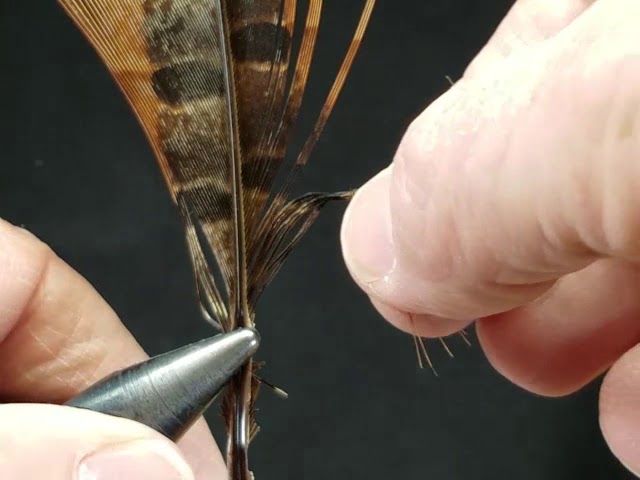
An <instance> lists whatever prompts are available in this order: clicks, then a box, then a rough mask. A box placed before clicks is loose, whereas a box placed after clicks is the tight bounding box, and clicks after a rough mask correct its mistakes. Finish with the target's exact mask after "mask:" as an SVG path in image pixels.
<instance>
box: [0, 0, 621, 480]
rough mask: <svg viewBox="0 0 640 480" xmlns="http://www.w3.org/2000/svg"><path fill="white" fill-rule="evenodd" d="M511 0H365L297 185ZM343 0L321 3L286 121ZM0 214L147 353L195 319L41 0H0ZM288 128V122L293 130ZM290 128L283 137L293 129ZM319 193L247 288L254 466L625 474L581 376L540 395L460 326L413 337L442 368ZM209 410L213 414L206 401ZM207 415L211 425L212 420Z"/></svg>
mask: <svg viewBox="0 0 640 480" xmlns="http://www.w3.org/2000/svg"><path fill="white" fill-rule="evenodd" d="M511 3H512V2H510V1H507V0H500V1H493V2H480V1H477V0H468V1H462V0H458V1H455V0H430V1H427V0H386V1H385V0H381V1H380V3H379V5H378V8H377V10H376V12H375V14H374V19H373V23H372V26H371V29H370V33H369V36H368V37H367V40H366V42H365V44H364V46H363V49H362V54H361V56H360V57H359V59H358V61H357V63H356V66H355V68H354V70H353V74H352V76H351V78H350V80H349V82H348V84H347V87H346V89H345V92H344V95H343V97H342V98H341V101H340V102H339V105H338V108H337V109H336V112H335V115H334V117H333V119H332V121H331V122H330V124H329V126H328V128H327V131H326V134H325V135H324V137H323V139H322V141H321V142H320V144H319V146H318V149H317V151H316V153H315V154H314V156H313V159H312V162H311V164H310V165H309V168H308V170H307V172H306V174H305V175H304V177H303V178H302V179H301V180H302V185H303V186H304V187H305V188H306V189H322V190H342V189H347V188H352V187H356V186H358V185H360V184H361V183H362V182H363V181H364V180H366V179H367V178H368V177H370V176H371V175H373V174H374V173H375V172H376V171H378V170H379V169H380V168H382V167H384V166H385V165H387V164H388V163H389V162H390V160H391V158H392V155H393V152H394V150H395V148H396V145H397V142H398V140H399V139H400V136H401V135H402V133H403V131H404V129H405V128H406V126H407V125H408V123H409V122H410V121H411V119H412V118H413V117H414V116H415V115H416V114H418V113H419V112H420V111H421V110H422V109H423V108H424V107H425V106H426V105H427V104H428V103H429V102H430V101H432V100H433V99H434V98H435V97H436V96H437V95H439V94H440V93H442V92H443V91H445V90H446V88H447V87H448V82H447V80H446V78H445V76H446V75H450V76H451V77H453V78H454V79H455V78H456V77H459V76H460V75H461V73H462V71H463V69H464V67H465V65H466V64H467V63H468V62H469V61H470V60H471V58H472V57H473V55H474V54H475V53H476V52H477V51H478V50H479V49H480V47H481V46H482V45H483V43H484V42H485V41H486V40H487V39H488V37H489V36H490V34H491V33H492V31H493V30H494V28H495V27H496V25H497V24H498V22H499V21H500V19H501V17H502V16H503V15H504V14H505V13H506V11H507V10H508V8H509V7H510V5H511ZM359 5H360V2H359V1H356V0H342V1H338V0H333V1H328V2H327V5H326V16H325V19H324V20H323V23H322V26H321V42H320V50H319V54H318V58H317V62H316V64H315V70H314V71H313V75H314V81H313V82H312V84H311V87H310V88H311V91H310V94H309V96H308V99H309V103H308V104H307V106H308V107H309V108H308V110H306V112H307V115H306V116H304V117H303V125H305V126H309V125H310V122H311V121H312V120H313V115H314V114H315V113H316V111H317V107H318V105H319V102H320V101H321V100H322V98H323V97H322V96H323V95H324V94H325V93H326V91H327V87H328V82H329V80H330V78H331V74H332V73H334V72H335V69H336V67H337V65H338V61H339V57H340V55H341V54H342V53H343V52H344V48H345V45H346V41H347V37H348V35H349V32H350V29H351V28H353V26H354V24H355V21H356V20H357V11H358V8H359ZM0 60H1V62H2V63H1V64H2V76H1V77H0V94H1V96H0V105H1V107H2V120H1V129H0V142H1V145H2V152H3V154H2V155H3V158H2V160H1V161H2V167H3V168H2V173H1V174H0V216H2V217H4V218H6V219H8V220H10V221H12V222H15V223H18V224H22V225H25V226H27V227H28V228H29V229H31V230H32V231H34V232H35V233H36V234H37V235H39V236H40V237H41V238H42V239H44V240H45V241H46V242H48V243H49V244H50V245H51V246H52V247H53V248H54V249H55V250H56V251H57V252H58V253H59V255H60V256H62V257H63V258H64V259H65V260H67V261H68V262H69V263H70V264H71V265H72V266H74V267H75V268H76V269H78V270H79V271H80V272H81V273H82V274H84V275H85V276H86V277H87V278H88V279H89V280H90V281H91V282H92V283H93V284H94V285H95V286H96V287H97V289H98V290H99V291H100V292H101V293H102V294H103V295H104V296H105V297H106V299H107V300H108V301H109V302H110V303H111V304H112V305H113V307H114V308H115V309H116V311H118V313H119V314H120V315H121V317H122V318H123V320H124V322H125V323H126V324H127V326H128V327H129V328H130V329H131V331H132V332H133V334H134V335H135V336H136V337H137V338H138V339H139V341H140V342H141V344H142V345H143V346H144V347H145V349H147V351H148V352H149V353H150V354H156V353H160V352H163V351H166V350H168V349H171V348H174V347H177V346H179V345H182V344H185V343H187V342H190V341H193V340H196V339H199V338H202V337H204V336H206V335H209V334H210V333H211V329H210V327H209V326H208V325H206V324H205V323H204V322H203V321H201V320H200V319H199V315H198V311H197V309H196V302H195V298H194V294H193V286H192V280H191V275H190V271H189V267H188V261H187V256H186V253H185V248H184V244H183V237H182V234H181V231H180V226H179V221H178V218H177V214H176V212H175V210H174V208H173V206H172V205H171V203H170V201H169V198H168V195H167V194H166V192H165V187H164V184H163V181H162V179H161V177H160V174H159V171H158V169H157V168H156V166H155V164H154V159H153V157H152V155H151V152H150V149H149V147H148V146H147V144H146V141H145V139H144V138H143V135H142V133H141V130H140V129H139V127H138V125H137V123H136V121H135V120H134V118H133V116H132V115H131V113H130V111H129V109H128V106H127V105H126V104H125V102H124V100H123V98H122V97H121V95H120V93H119V91H118V90H117V88H116V87H115V85H114V83H113V81H112V80H111V78H110V77H109V75H108V73H107V72H106V70H105V69H104V68H103V66H102V65H101V64H100V62H99V61H98V59H97V57H96V56H95V54H94V52H93V50H92V49H91V48H90V47H89V46H88V44H86V43H85V41H84V39H83V37H82V36H81V34H80V33H79V32H78V31H77V30H76V29H75V27H74V26H73V25H72V24H71V22H70V21H68V19H67V18H66V17H65V15H64V14H63V12H62V11H61V9H60V8H59V7H58V5H57V4H56V3H55V2H54V1H53V0H46V1H43V0H38V1H37V2H35V1H22V2H16V1H10V0H4V1H3V2H0ZM300 138H302V136H301V137H300ZM299 143H300V142H298V143H297V144H299ZM342 211H343V207H342V206H331V207H329V208H328V209H327V210H326V211H325V212H324V214H323V215H322V216H321V219H320V220H319V221H318V223H317V225H316V226H315V227H314V228H313V229H312V230H311V233H310V234H309V235H308V237H307V238H306V239H305V241H304V242H303V243H302V245H301V247H300V248H299V249H298V250H297V251H296V252H295V253H294V254H293V255H292V256H291V258H290V259H289V261H288V262H287V264H286V266H285V268H284V269H283V271H282V272H281V274H280V275H279V276H278V277H277V279H276V281H275V282H274V283H273V285H272V286H271V287H270V289H269V290H268V293H267V294H266V295H265V297H264V298H263V301H262V302H261V304H260V308H259V311H258V317H257V318H258V323H259V328H260V330H261V333H262V336H263V346H262V349H261V351H260V354H259V359H261V360H265V361H266V362H267V366H266V369H265V371H264V372H263V373H264V375H265V376H266V377H267V378H268V379H269V380H271V381H272V382H274V383H276V384H277V385H279V386H281V387H282V388H284V389H285V390H287V391H288V392H289V394H290V399H289V400H288V401H283V400H280V399H277V398H275V397H274V396H273V395H272V394H271V393H270V392H269V391H267V390H263V394H262V397H261V402H260V404H259V405H260V413H259V419H260V423H261V425H262V429H263V431H262V433H261V434H260V436H259V437H258V439H257V440H256V442H255V443H254V445H253V449H252V463H253V468H254V470H255V472H256V475H257V478H258V479H280V478H292V479H293V478H296V479H299V478H305V479H310V480H312V479H326V478H338V479H343V478H350V479H363V480H364V479H366V480H375V479H395V478H425V479H443V480H456V479H465V480H466V479H471V478H474V479H507V478H517V479H523V480H525V479H550V480H556V479H612V480H616V479H627V478H631V476H630V475H629V474H628V473H625V471H624V469H623V468H622V467H620V466H619V465H618V464H617V462H616V460H615V459H614V458H613V456H612V455H611V454H610V453H609V451H608V450H607V448H606V445H605V444H604V441H603V439H602V437H601V434H600V432H599V428H598V423H597V385H594V386H592V387H589V388H588V389H586V390H585V391H583V392H580V393H578V394H576V395H574V396H572V397H570V398H566V399H559V400H558V399H554V400H551V399H543V398H538V397H535V396H533V395H531V394H528V393H526V392H523V391H521V390H519V389H517V388H516V387H514V386H512V385H510V384H509V383H508V382H507V381H506V380H504V379H502V378H501V377H500V376H499V375H498V374H496V373H495V372H493V371H492V369H491V368H490V367H489V365H488V364H487V362H486V360H485V359H484V358H483V356H482V353H481V351H480V349H479V347H478V346H477V344H475V343H474V346H473V347H472V348H468V347H466V346H465V345H464V344H463V342H462V341H461V340H459V339H453V340H452V341H451V342H450V345H451V347H452V349H453V350H454V353H455V354H456V358H455V359H449V358H448V357H447V355H446V354H445V352H443V350H442V348H440V347H439V346H438V344H437V343H430V344H429V349H430V351H431V353H432V355H433V357H434V361H435V363H436V366H437V369H438V372H439V374H440V376H439V377H438V378H436V377H435V376H434V375H433V374H432V373H431V372H430V371H428V370H425V371H419V370H418V369H417V368H416V363H417V362H416V358H415V354H414V351H413V347H412V342H411V341H410V339H409V338H408V337H407V336H406V335H404V334H401V333H399V332H397V331H395V330H394V329H393V328H391V327H389V326H388V325H387V324H386V323H385V322H383V321H382V320H381V319H380V318H379V317H378V316H377V314H376V313H375V312H374V311H373V309H372V308H371V307H370V305H369V303H368V301H367V299H366V298H365V297H364V295H362V294H361V292H360V291H359V290H358V289H357V288H356V287H355V286H354V284H353V283H352V281H351V280H350V278H349V276H348V274H347V272H346V270H345V268H344V266H343V262H342V259H341V256H340V250H339V242H338V231H339V223H340V218H341V214H342ZM210 420H211V421H212V423H213V424H214V425H215V426H216V430H219V423H220V422H219V419H218V417H217V412H216V411H213V412H212V413H211V415H210ZM218 433H219V432H218Z"/></svg>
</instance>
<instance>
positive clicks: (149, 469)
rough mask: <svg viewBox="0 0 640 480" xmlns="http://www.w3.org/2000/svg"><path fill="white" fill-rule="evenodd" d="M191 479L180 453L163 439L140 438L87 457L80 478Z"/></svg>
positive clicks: (100, 479) (133, 479) (110, 479)
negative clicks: (149, 439) (144, 439)
mask: <svg viewBox="0 0 640 480" xmlns="http://www.w3.org/2000/svg"><path fill="white" fill-rule="evenodd" d="M141 478H153V479H154V480H193V479H194V476H193V472H192V471H191V469H190V468H189V466H188V465H187V463H186V462H185V461H184V460H183V459H182V457H181V456H180V454H179V453H178V452H177V450H175V449H174V448H172V447H171V446H170V445H167V444H166V443H165V442H162V441H154V440H151V441H140V442H135V443H130V444H125V445H118V446H112V447H108V448H107V449H106V450H100V451H97V452H95V453H93V454H91V455H89V456H88V457H86V458H85V459H84V460H83V461H82V462H81V463H80V465H79V468H78V479H79V480H138V479H141Z"/></svg>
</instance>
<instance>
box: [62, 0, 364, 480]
mask: <svg viewBox="0 0 640 480" xmlns="http://www.w3.org/2000/svg"><path fill="white" fill-rule="evenodd" d="M60 3H61V4H62V6H63V7H64V9H65V10H66V11H67V13H68V14H69V16H70V17H71V18H72V19H73V20H74V22H75V23H76V25H77V26H78V27H79V29H80V30H81V31H82V32H83V33H84V34H85V36H86V37H87V38H88V40H89V41H90V42H91V44H92V45H93V46H94V48H95V49H96V51H97V52H98V54H99V55H100V57H101V58H102V60H103V61H104V63H105V65H106V66H107V68H108V69H109V71H110V72H111V74H112V75H113V77H114V78H115V80H116V82H117V83H118V85H119V86H120V88H121V90H122V91H123V93H124V95H125V96H126V98H127V100H128V101H129V103H130V105H131V107H132V109H133V111H134V112H135V114H136V116H137V117H138V119H139V121H140V124H141V126H142V128H143V130H144V132H145V134H146V136H147V138H148V140H149V142H150V144H151V146H152V148H153V151H154V154H155V156H156V157H157V160H158V164H159V166H160V169H161V171H162V173H163V176H164V178H165V180H166V183H167V186H168V189H169V192H170V194H171V197H172V199H173V201H174V203H175V204H176V206H177V208H178V209H179V212H180V214H181V217H182V218H183V221H184V224H185V232H186V244H187V247H188V250H189V253H190V257H191V260H192V264H193V268H194V273H195V284H196V288H197V292H198V296H199V299H200V303H201V308H202V311H203V313H204V316H205V317H206V318H207V319H208V320H209V321H210V322H211V323H212V324H213V325H216V326H218V327H219V328H220V329H222V330H223V331H225V332H229V331H232V330H234V329H237V328H240V327H253V326H254V309H255V306H256V303H257V301H258V299H259V297H260V295H261V293H262V292H263V291H264V289H265V288H266V286H267V285H268V284H269V282H270V281H271V279H272V278H273V276H274V275H275V274H276V273H277V271H278V270H279V268H280V266H281V265H282V263H283V261H284V260H285V258H286V256H287V255H288V253H289V252H290V251H291V250H292V249H293V248H294V247H295V245H296V244H297V243H298V241H299V240H300V239H301V238H302V236H303V235H304V234H305V233H306V231H307V230H308V229H309V228H310V227H311V225H312V223H313V221H314V220H315V218H316V217H317V215H318V213H319V211H320V209H321V208H322V206H323V205H324V204H326V203H327V202H328V201H331V200H336V199H346V198H348V197H349V196H350V194H349V193H338V194H307V195H305V196H302V197H299V198H295V199H289V198H288V194H289V190H290V186H291V184H292V182H293V180H294V178H295V176H296V173H297V172H298V171H299V170H300V169H301V168H302V167H303V166H304V165H305V164H306V163H307V161H308V160H309V157H310V155H311V153H312V151H313V149H314V146H315V144H316V142H317V141H318V139H319V137H320V135H321V133H322V131H323V129H324V127H325V125H326V123H327V120H328V118H329V116H330V115H331V112H332V110H333V107H334V105H335V103H336V101H337V99H338V96H339V94H340V92H341V90H342V87H343V86H344V83H345V81H346V79H347V76H348V73H349V70H350V68H351V65H352V63H353V61H354V59H355V56H356V53H357V51H358V49H359V47H360V44H361V42H362V39H363V36H364V33H365V30H366V27H367V25H368V22H369V19H370V17H371V14H372V11H373V8H374V4H375V0H363V12H362V16H361V18H360V21H359V23H358V26H357V28H356V30H355V33H354V37H353V40H352V42H351V45H350V46H349V48H348V50H347V55H346V57H345V59H344V61H343V64H342V66H341V68H340V70H339V71H338V73H337V76H336V79H335V82H334V84H333V86H332V88H331V89H330V91H329V94H328V97H327V100H326V102H325V104H324V106H323V107H322V109H321V112H320V114H319V117H318V120H317V123H316V125H315V127H314V129H313V131H312V133H311V134H310V136H309V138H308V140H307V142H306V143H305V145H304V147H303V148H302V149H301V151H300V152H299V153H298V155H297V160H296V162H295V163H294V164H293V166H291V167H290V168H289V170H288V175H287V177H286V181H285V182H284V183H283V184H282V185H276V184H275V183H276V181H275V180H276V177H277V175H278V172H279V171H280V170H282V167H283V163H284V159H285V156H287V154H288V153H289V152H288V150H289V145H290V141H291V137H292V131H293V127H294V125H295V124H296V120H297V118H298V114H299V112H300V108H301V105H302V99H303V96H304V93H305V89H306V85H307V81H308V79H309V74H310V70H311V64H312V61H313V55H314V51H315V46H316V43H317V40H318V30H319V25H320V18H321V15H322V7H323V2H322V0H308V5H307V15H306V21H305V24H304V26H303V30H302V34H301V38H300V41H299V45H298V48H297V51H298V54H297V56H296V58H295V59H294V58H293V57H294V55H293V52H294V50H295V49H294V41H295V38H296V37H295V35H294V29H295V27H296V13H297V7H298V2H297V0H60ZM256 369H257V367H256V366H255V365H254V364H253V362H249V364H248V365H246V366H245V367H244V368H243V369H242V371H241V372H240V373H239V374H238V375H237V376H236V377H235V379H234V380H233V381H232V383H231V385H230V387H229V388H228V389H227V394H226V396H225V398H224V401H223V411H224V416H225V418H226V420H227V429H228V433H229V443H228V450H227V465H228V468H229V475H230V478H231V479H232V480H248V479H250V478H252V474H251V473H250V470H249V463H248V448H249V443H250V441H251V439H252V438H253V437H254V436H255V434H256V433H257V431H258V427H257V424H256V422H255V414H254V413H255V412H254V405H255V400H256V396H257V392H258V388H259V385H260V380H259V378H258V377H257V376H256V375H255V371H256Z"/></svg>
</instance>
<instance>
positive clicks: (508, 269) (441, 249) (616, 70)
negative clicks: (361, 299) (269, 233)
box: [342, 0, 640, 475]
mask: <svg viewBox="0 0 640 480" xmlns="http://www.w3.org/2000/svg"><path fill="white" fill-rule="evenodd" d="M639 18H640V2H638V1H636V0H595V1H586V0H580V1H579V0H521V1H519V2H517V3H516V5H515V6H514V7H513V9H512V11H511V12H510V14H509V16H508V17H507V18H506V19H505V20H504V22H503V23H502V25H501V27H500V28H499V30H498V32H497V33H496V34H495V36H494V37H493V38H492V40H491V41H490V43H489V44H488V45H487V46H486V48H485V49H484V50H483V51H482V52H481V53H480V54H479V56H478V57H477V58H476V59H475V60H474V61H473V63H472V64H471V65H470V66H469V68H468V70H467V71H466V73H465V74H464V77H463V78H462V79H461V80H460V81H459V82H457V83H456V84H455V85H454V86H453V87H452V88H451V90H450V91H449V92H447V93H446V94H445V95H443V96H442V97H441V98H440V99H438V100H437V101H436V102H435V103H434V104H432V105H431V106H429V108H427V110H426V111H425V112H424V113H423V114H422V115H421V116H420V117H419V118H418V119H417V120H416V121H415V122H414V123H413V124H412V126H411V127H410V128H409V131H408V132H407V134H406V136H405V137H404V139H403V141H402V142H401V145H400V147H399V149H398V152H397V155H396V156H395V158H394V160H393V162H392V164H391V165H390V166H389V168H387V169H385V170H384V171H383V172H381V173H380V174H379V175H377V176H376V177H375V178H374V179H372V180H371V181H370V182H368V183H367V184H366V185H365V186H364V187H363V188H362V189H361V190H360V191H359V192H358V194H357V195H356V197H355V199H354V200H353V202H352V203H351V205H350V207H349V209H348V212H347V215H346V218H345V221H344V225H343V231H342V242H343V250H344V256H345V259H346V262H347V264H348V266H349V269H350V271H351V273H352V275H353V277H354V278H355V280H356V281H357V282H358V284H359V285H360V286H361V287H362V288H363V289H364V290H365V291H366V292H367V293H368V294H369V296H370V297H371V299H372V301H373V303H374V305H375V306H376V307H377V309H378V310H379V311H380V313H381V314H382V315H383V316H384V317H385V318H386V319H387V320H388V321H390V322H391V323H392V324H394V325H396V326H397V327H399V328H401V329H403V330H405V331H407V332H410V333H417V334H420V335H423V336H426V337H435V336H440V335H447V334H451V333H453V332H456V331H458V330H459V329H460V328H462V327H465V326H467V325H469V324H470V323H472V322H475V324H476V326H477V331H478V335H479V338H480V343H481V345H482V348H483V349H484V351H485V353H486V355H487V357H488V358H489V360H490V362H491V363H492V364H493V366H494V367H495V368H496V369H497V370H498V371H499V372H501V373H502V374H503V375H504V376H506V377H507V378H508V379H509V380H511V381H513V382H514V383H516V384H518V385H520V386H522V387H523V388H525V389H528V390H530V391H532V392H535V393H538V394H542V395H549V396H558V395H566V394H569V393H571V392H574V391H576V390H577V389H579V388H581V387H583V386H584V385H585V384H587V383H589V382H590V381H592V380H593V379H594V378H595V377H597V376H598V375H600V374H602V373H603V372H607V373H606V377H605V380H604V385H603V387H602V389H601V393H600V424H601V427H602V431H603V434H604V437H605V438H606V440H607V442H608V444H609V446H610V447H611V449H612V451H613V452H614V454H615V455H616V456H617V457H618V458H619V459H620V461H621V462H622V463H624V464H625V465H626V466H627V467H628V468H629V469H630V470H632V471H633V472H635V473H636V474H637V475H640V408H639V407H640V346H638V343H639V341H640V294H639V293H640V264H639V263H638V262H639V261H640V188H638V187H639V186H640V180H639V179H640V161H639V160H640V29H639V27H638V19H639Z"/></svg>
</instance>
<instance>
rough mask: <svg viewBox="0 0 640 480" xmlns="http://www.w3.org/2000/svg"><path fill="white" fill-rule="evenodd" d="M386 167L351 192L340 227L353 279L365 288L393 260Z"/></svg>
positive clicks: (384, 270) (344, 252)
mask: <svg viewBox="0 0 640 480" xmlns="http://www.w3.org/2000/svg"><path fill="white" fill-rule="evenodd" d="M390 178H391V170H390V168H387V169H385V170H383V171H382V172H380V173H379V174H377V175H376V176H375V177H373V178H372V179H371V180H369V181H368V182H367V183H366V184H365V185H363V186H362V187H361V188H360V189H359V190H358V191H357V192H356V194H355V196H354V197H353V199H352V201H351V202H350V204H349V206H348V207H347V211H346V212H345V216H344V220H343V223H342V229H341V233H340V236H341V243H342V252H343V257H344V260H345V263H346V265H347V268H348V269H349V272H350V273H351V275H352V276H353V278H354V280H355V281H356V282H357V283H358V284H359V285H360V286H361V287H362V288H364V289H365V290H368V288H369V286H370V284H371V283H373V282H376V281H378V280H379V279H381V278H383V277H384V276H385V275H386V274H387V273H388V272H389V271H390V270H391V269H392V268H393V264H394V261H395V251H394V247H393V236H392V227H391V215H390V210H389V185H390Z"/></svg>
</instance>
